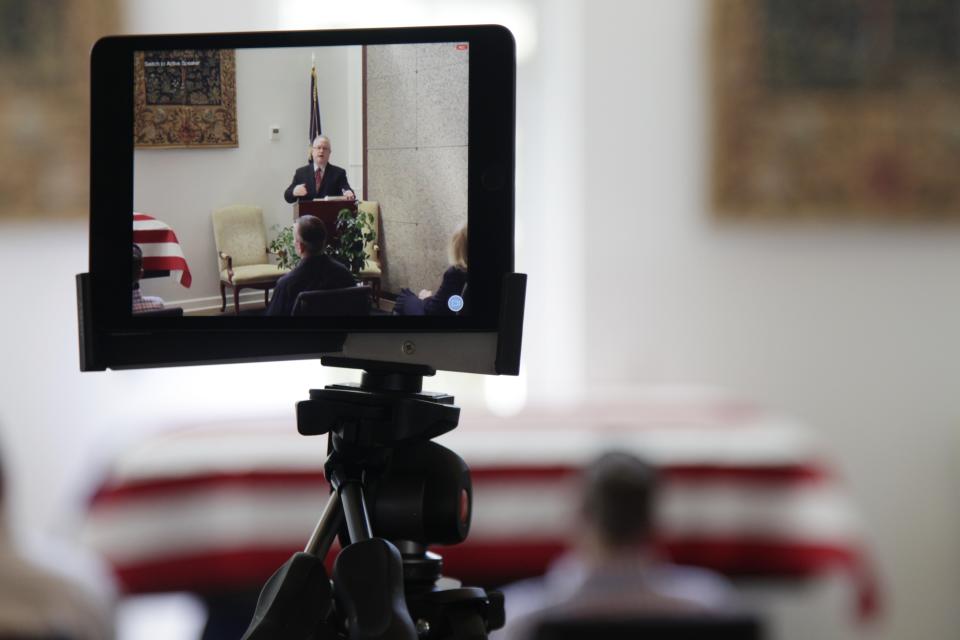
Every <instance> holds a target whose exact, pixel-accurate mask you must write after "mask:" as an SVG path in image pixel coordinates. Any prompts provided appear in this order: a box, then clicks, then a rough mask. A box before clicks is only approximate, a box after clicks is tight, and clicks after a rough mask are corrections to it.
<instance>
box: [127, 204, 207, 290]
mask: <svg viewBox="0 0 960 640" xmlns="http://www.w3.org/2000/svg"><path fill="white" fill-rule="evenodd" d="M133 241H134V243H136V244H138V245H140V249H142V250H143V270H144V271H169V272H170V277H171V278H173V279H174V280H176V281H178V282H179V283H180V284H182V285H183V286H185V287H189V286H190V284H191V283H192V282H193V277H192V276H191V275H190V267H189V266H188V265H187V259H186V258H185V257H184V255H183V250H182V249H181V248H180V241H179V240H177V234H176V233H174V232H173V229H171V228H170V227H169V226H168V225H167V224H166V223H164V222H161V221H160V220H157V219H156V218H154V217H153V216H149V215H147V214H145V213H136V212H134V214H133Z"/></svg>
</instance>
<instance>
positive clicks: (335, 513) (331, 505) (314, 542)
mask: <svg viewBox="0 0 960 640" xmlns="http://www.w3.org/2000/svg"><path fill="white" fill-rule="evenodd" d="M342 524H343V506H342V505H341V504H340V492H339V491H337V490H334V491H333V493H331V494H330V499H329V500H327V506H326V507H324V509H323V513H322V514H320V520H319V521H318V522H317V526H316V528H314V530H313V534H312V535H311V536H310V541H309V542H307V546H306V548H305V549H304V552H306V553H309V554H310V555H313V556H317V557H318V558H320V559H321V560H323V559H324V558H326V557H327V552H328V551H330V546H331V545H332V544H333V539H334V538H335V537H337V531H339V530H340V526H341V525H342Z"/></svg>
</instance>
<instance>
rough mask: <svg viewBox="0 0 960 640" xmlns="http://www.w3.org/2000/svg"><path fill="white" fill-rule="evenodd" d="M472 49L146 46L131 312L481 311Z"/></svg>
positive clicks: (137, 78)
mask: <svg viewBox="0 0 960 640" xmlns="http://www.w3.org/2000/svg"><path fill="white" fill-rule="evenodd" d="M469 53H470V51H469V46H468V45H467V44H466V43H430V44H400V45H382V46H353V47H310V48H270V49H231V50H164V51H140V52H136V53H135V58H134V87H133V90H134V132H133V135H134V143H135V144H134V198H133V243H134V244H133V247H132V252H133V294H132V296H133V306H132V310H133V313H134V315H164V316H165V315H171V316H179V315H187V316H220V315H224V316H229V315H245V316H247V315H249V316H262V315H267V316H291V315H292V316H298V315H313V316H364V315H439V316H444V315H445V316H455V315H464V314H467V313H469V312H470V304H469V292H468V290H467V268H468V265H467V241H468V239H467V228H466V223H467V142H468V131H467V123H468V119H467V109H468V90H469V65H468V60H469Z"/></svg>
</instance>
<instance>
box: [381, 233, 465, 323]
mask: <svg viewBox="0 0 960 640" xmlns="http://www.w3.org/2000/svg"><path fill="white" fill-rule="evenodd" d="M466 286H467V225H463V226H462V227H460V228H459V229H458V230H457V231H456V233H454V234H453V237H452V238H451V239H450V267H449V268H448V269H447V270H446V271H444V272H443V280H442V281H441V282H440V288H439V289H437V292H436V293H434V292H433V291H430V290H429V289H422V290H421V291H420V293H419V294H415V293H413V291H411V290H410V289H406V288H404V289H401V290H400V295H399V296H397V302H396V304H395V305H394V307H393V311H394V313H396V314H397V315H401V316H423V315H427V316H452V315H457V314H458V313H462V312H463V310H464V308H465V305H466V300H465V298H466V296H465V294H466Z"/></svg>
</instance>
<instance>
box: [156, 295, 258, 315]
mask: <svg viewBox="0 0 960 640" xmlns="http://www.w3.org/2000/svg"><path fill="white" fill-rule="evenodd" d="M163 302H164V305H165V306H167V307H182V308H183V313H184V314H185V315H191V314H194V315H215V314H219V313H220V305H221V304H222V302H221V298H220V296H207V297H205V298H188V299H186V300H164V301H163ZM250 307H263V291H259V290H252V291H241V292H240V308H241V309H248V308H250ZM231 313H233V294H231V293H229V292H228V295H227V308H226V310H225V311H224V312H223V315H228V314H231Z"/></svg>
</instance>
